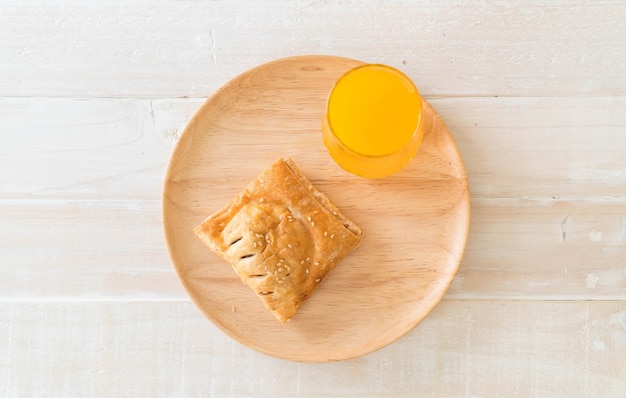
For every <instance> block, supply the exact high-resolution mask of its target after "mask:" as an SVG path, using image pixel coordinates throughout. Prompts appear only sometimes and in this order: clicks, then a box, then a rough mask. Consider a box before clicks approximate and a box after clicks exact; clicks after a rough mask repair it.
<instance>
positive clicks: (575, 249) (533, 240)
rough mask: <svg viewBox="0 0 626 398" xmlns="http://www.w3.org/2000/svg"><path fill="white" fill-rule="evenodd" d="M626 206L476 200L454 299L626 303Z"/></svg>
mask: <svg viewBox="0 0 626 398" xmlns="http://www.w3.org/2000/svg"><path fill="white" fill-rule="evenodd" d="M625 209H626V200H624V198H615V199H602V198H601V199H562V200H554V199H535V200H531V199H475V200H474V201H473V203H472V222H471V225H470V234H469V239H468V242H467V247H466V251H465V256H464V258H463V262H462V264H461V268H460V270H459V273H458V274H457V277H456V278H455V281H454V283H453V285H452V286H451V289H450V291H449V292H448V296H449V297H454V298H501V299H502V298H504V299H538V298H539V299H540V298H550V299H559V300H570V299H574V300H586V299H603V300H606V299H616V300H617V299H619V300H625V299H626V264H625V263H624V259H625V258H626V244H625V242H626V211H625Z"/></svg>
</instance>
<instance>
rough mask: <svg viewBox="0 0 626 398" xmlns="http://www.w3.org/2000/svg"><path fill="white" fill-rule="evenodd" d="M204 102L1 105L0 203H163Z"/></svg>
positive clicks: (0, 102) (59, 101)
mask: <svg viewBox="0 0 626 398" xmlns="http://www.w3.org/2000/svg"><path fill="white" fill-rule="evenodd" d="M201 103H202V101H201V100H181V99H179V100H174V101H160V100H152V101H137V100H76V99H45V100H44V99H4V100H0V131H3V132H5V134H6V135H5V136H4V137H5V139H3V141H2V146H1V147H0V170H3V171H4V170H11V172H10V173H3V176H2V179H0V197H2V198H10V197H18V198H19V197H29V198H33V197H53V198H59V197H65V198H68V197H69V198H79V197H80V198H90V199H94V198H96V199H104V198H113V199H119V198H147V199H155V198H158V197H160V195H161V188H162V184H163V178H164V175H165V169H166V167H167V162H168V160H169V156H170V153H171V151H172V148H173V147H174V144H175V142H176V139H177V137H178V135H179V134H180V132H181V131H182V129H183V128H184V126H185V125H186V123H187V121H188V120H189V119H190V118H191V116H192V115H193V113H194V112H195V110H196V109H197V108H198V107H199V106H200V104H201Z"/></svg>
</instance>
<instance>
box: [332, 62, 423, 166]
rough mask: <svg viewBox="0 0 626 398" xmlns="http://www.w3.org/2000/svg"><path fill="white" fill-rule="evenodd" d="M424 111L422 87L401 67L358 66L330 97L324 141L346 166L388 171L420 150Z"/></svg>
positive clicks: (334, 89) (349, 72) (347, 75)
mask: <svg viewBox="0 0 626 398" xmlns="http://www.w3.org/2000/svg"><path fill="white" fill-rule="evenodd" d="M421 115H422V99H421V97H420V95H419V92H418V90H417V88H416V87H415V85H414V84H413V83H412V82H411V80H410V79H409V78H408V77H407V76H405V75H404V74H403V73H402V72H400V71H398V70H396V69H394V68H391V67H389V66H385V65H363V66H359V67H357V68H354V69H352V70H350V71H348V72H347V73H346V74H345V75H343V76H342V77H341V78H340V79H339V80H338V81H337V82H336V83H335V86H334V87H333V89H332V91H331V93H330V95H329V97H328V103H327V109H326V115H325V117H324V120H323V125H322V132H323V137H324V143H325V145H326V147H327V149H328V152H329V154H330V155H331V157H332V158H333V159H334V160H335V161H336V162H337V163H338V164H339V165H340V166H341V167H343V168H344V169H346V170H347V171H349V172H352V173H354V174H356V175H359V176H362V177H369V178H378V177H385V176H388V175H390V174H393V173H395V172H397V171H399V170H400V169H402V168H403V167H404V166H406V164H407V163H408V162H409V161H410V160H411V158H413V157H414V156H415V154H416V152H417V150H418V148H419V145H420V143H421V140H422V135H423V133H422V128H421Z"/></svg>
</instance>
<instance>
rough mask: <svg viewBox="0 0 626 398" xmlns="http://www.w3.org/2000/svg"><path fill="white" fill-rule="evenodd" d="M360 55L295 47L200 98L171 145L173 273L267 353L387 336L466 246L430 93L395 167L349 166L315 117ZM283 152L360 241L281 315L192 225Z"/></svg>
mask: <svg viewBox="0 0 626 398" xmlns="http://www.w3.org/2000/svg"><path fill="white" fill-rule="evenodd" d="M360 64H361V62H359V61H355V60H352V59H346V58H339V57H330V56H300V57H293V58H285V59H280V60H277V61H274V62H270V63H267V64H264V65H260V66H258V67H256V68H254V69H251V70H249V71H247V72H245V73H243V74H242V75H240V76H238V77H236V78H235V79H233V80H232V81H230V82H229V83H228V84H226V85H225V86H223V87H222V88H221V89H220V90H218V91H217V92H216V93H215V94H214V95H213V96H212V97H210V98H209V99H208V100H207V101H206V102H205V103H204V105H202V107H201V108H200V109H199V110H198V112H197V113H196V114H195V116H194V117H193V118H192V119H191V121H190V122H189V124H188V126H187V127H186V129H185V131H184V132H183V134H182V136H181V137H180V139H179V141H178V143H177V146H176V148H175V150H174V152H173V154H172V157H171V161H170V164H169V168H168V171H167V175H166V177H165V184H164V192H163V221H164V230H165V236H166V240H167V245H168V249H169V253H170V256H171V259H172V262H173V264H174V267H175V269H176V271H177V273H178V276H179V277H180V279H181V281H182V284H183V285H184V287H185V288H186V290H187V292H188V293H189V295H190V297H191V298H192V300H193V301H194V302H195V303H196V305H197V306H198V307H199V308H200V309H201V310H202V311H203V312H204V314H205V315H206V316H207V317H208V318H209V319H210V320H211V321H212V322H214V323H215V324H216V325H217V326H218V327H219V328H220V329H221V330H223V331H224V332H225V333H227V334H228V335H230V336H232V337H233V338H234V339H236V340H237V341H239V342H241V343H243V344H245V345H246V346H248V347H250V348H252V349H255V350H257V351H260V352H263V353H265V354H269V355H272V356H275V357H279V358H283V359H288V360H295V361H305V362H325V361H334V360H343V359H348V358H353V357H357V356H360V355H363V354H367V353H370V352H372V351H375V350H377V349H379V348H381V347H384V346H386V345H388V344H390V343H392V342H393V341H395V340H397V339H398V338H400V337H401V336H403V335H404V334H406V333H407V332H408V331H410V330H411V329H412V328H414V327H415V326H416V325H417V324H418V323H419V322H420V321H421V320H422V319H423V318H424V317H425V316H426V315H427V314H428V313H429V312H430V311H431V310H432V309H433V307H434V306H435V305H436V304H437V303H438V302H439V300H440V299H441V298H442V296H443V295H444V293H445V292H446V290H447V289H448V287H449V285H450V283H451V282H452V280H453V278H454V276H455V274H456V273H457V270H458V267H459V263H460V261H461V257H462V255H463V251H464V249H465V242H466V239H467V233H468V225H469V213H470V194H469V186H468V181H467V175H466V173H465V169H464V166H463V161H462V159H461V156H460V154H459V151H458V149H457V147H456V144H455V142H454V140H453V138H452V136H451V135H450V132H449V131H448V129H447V128H446V126H445V125H444V123H443V121H442V120H441V118H440V117H439V116H438V115H437V114H436V112H435V111H434V110H433V109H432V107H431V106H430V105H428V104H426V106H425V123H426V124H425V127H426V130H425V135H424V141H423V144H422V146H421V148H420V150H419V152H418V154H417V156H416V157H415V158H414V159H413V160H412V161H411V163H410V164H409V166H408V167H407V168H405V169H404V170H402V171H401V172H399V173H397V174H395V175H393V176H391V177H387V178H384V179H375V180H370V179H363V178H359V177H356V176H354V175H352V174H349V173H347V172H345V171H344V170H343V169H341V168H340V167H339V166H338V165H336V164H335V163H334V162H333V160H332V159H331V158H330V156H329V155H328V153H327V152H326V149H325V147H324V144H323V142H322V135H321V132H320V128H321V119H322V115H323V113H324V107H325V104H326V98H327V95H328V93H329V91H330V89H331V87H332V85H333V84H334V82H335V81H336V80H337V78H339V76H340V75H342V74H343V73H344V72H346V71H347V70H348V69H350V68H352V67H354V66H357V65H360ZM279 157H291V158H292V159H293V160H294V161H295V162H296V164H297V165H298V167H299V168H300V169H301V171H302V172H303V174H304V175H306V176H307V178H309V180H310V181H311V182H312V183H313V185H315V186H316V187H317V188H318V189H319V190H320V191H322V192H323V193H325V194H326V195H327V196H328V198H329V199H330V200H331V201H332V202H333V203H334V204H335V205H336V206H337V207H338V208H339V209H341V211H342V212H343V213H344V214H345V215H346V216H347V217H349V218H350V219H352V220H353V221H354V222H355V223H356V224H357V225H359V226H360V227H361V228H362V229H363V231H364V236H363V241H362V243H361V246H360V247H359V248H358V249H357V250H356V251H354V252H353V253H352V254H351V255H349V256H348V257H346V258H345V259H344V260H343V261H342V262H340V263H339V264H338V265H337V267H336V268H335V270H334V271H333V272H332V273H331V274H330V276H329V277H328V278H327V279H326V280H325V281H324V283H323V284H322V285H321V286H320V287H319V288H318V289H317V291H316V292H315V293H314V294H313V295H312V296H311V297H310V298H309V299H308V300H307V301H306V302H305V303H304V304H303V305H302V307H301V308H300V309H299V311H298V313H297V314H296V316H295V317H294V318H292V319H291V321H290V322H288V323H287V324H285V325H281V324H280V323H279V322H278V321H277V320H276V319H275V318H274V316H273V315H272V314H271V313H270V312H269V311H268V310H266V309H265V307H264V306H263V304H262V302H261V300H259V299H258V298H257V297H256V295H255V294H254V293H253V292H252V290H250V289H249V288H248V287H247V286H245V285H243V284H242V282H241V281H240V280H239V278H238V277H237V276H236V275H235V272H234V271H233V269H232V267H231V266H230V265H229V264H228V263H226V262H225V261H224V260H222V259H220V258H219V257H218V256H217V255H215V254H214V253H212V252H211V251H210V250H209V249H208V248H207V247H206V246H204V245H203V244H202V243H201V242H200V240H199V239H198V238H197V237H196V236H195V234H194V232H193V230H192V229H193V227H195V226H196V225H198V224H199V223H200V222H202V221H203V220H204V219H205V218H206V217H207V216H208V215H209V214H211V213H213V212H215V211H217V210H218V209H220V208H222V207H223V206H224V205H225V204H226V202H228V201H229V200H230V199H232V198H233V197H234V196H236V195H237V194H238V193H239V192H240V191H241V190H242V189H243V188H244V187H245V186H246V185H247V184H248V182H249V181H250V180H252V179H254V178H255V177H256V176H257V175H258V174H259V173H261V171H263V170H264V169H265V168H267V167H268V166H270V165H271V164H272V163H273V162H274V161H275V160H276V159H278V158H279Z"/></svg>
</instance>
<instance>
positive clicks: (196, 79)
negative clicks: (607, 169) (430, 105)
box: [0, 0, 626, 98]
mask: <svg viewBox="0 0 626 398" xmlns="http://www.w3.org/2000/svg"><path fill="white" fill-rule="evenodd" d="M625 19H626V4H625V3H624V2H622V1H619V0H603V1H594V2H588V1H583V0H574V1H569V0H557V1H551V2H550V4H544V3H538V2H535V1H532V0H524V1H516V2H513V3H510V2H505V3H496V2H490V1H479V2H470V3H463V2H445V3H443V4H442V3H432V2H428V1H424V0H421V1H411V0H379V1H374V2H371V3H367V4H360V5H359V6H358V7H355V6H354V5H353V4H351V3H350V2H333V1H327V0H317V1H312V2H310V3H304V4H301V3H299V2H289V1H279V2H267V1H261V2H250V1H243V2H214V1H211V2H200V1H193V0H185V1H173V0H170V1H153V0H141V1H134V2H132V3H129V2H127V1H119V0H115V1H107V2H101V3H98V4H83V5H79V4H74V3H73V4H67V1H64V0H55V1H45V0H28V1H23V0H3V1H2V4H0V37H1V38H3V40H2V44H0V60H2V62H0V93H2V95H3V96H5V97H9V96H20V97H26V96H28V97H130V98H136V97H183V96H185V97H207V96H209V95H211V94H212V93H213V92H214V91H215V90H217V89H218V88H219V87H221V86H222V85H223V84H224V83H226V82H227V81H228V80H230V79H231V78H232V77H233V76H234V75H236V74H239V73H241V72H244V71H245V70H248V69H250V68H252V67H254V66H256V65H258V64H261V63H265V62H268V61H271V60H273V59H278V58H282V57H287V56H293V55H301V54H330V55H341V56H346V57H351V58H355V59H360V60H363V61H366V62H382V63H387V64H390V65H392V66H396V67H399V68H401V69H402V70H404V71H406V72H407V74H408V75H409V76H410V77H411V78H412V79H413V80H414V81H415V82H416V84H417V86H418V87H419V88H420V91H421V92H422V94H425V95H427V96H431V95H435V96H440V95H441V96H458V95H463V96H580V95H585V96H590V95H595V96H619V95H625V94H626V63H624V62H622V61H623V54H624V52H625V51H626V30H624V29H623V28H622V21H624V20H625Z"/></svg>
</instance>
